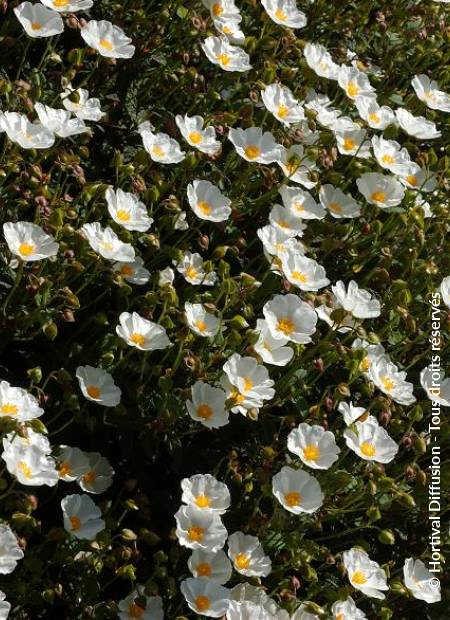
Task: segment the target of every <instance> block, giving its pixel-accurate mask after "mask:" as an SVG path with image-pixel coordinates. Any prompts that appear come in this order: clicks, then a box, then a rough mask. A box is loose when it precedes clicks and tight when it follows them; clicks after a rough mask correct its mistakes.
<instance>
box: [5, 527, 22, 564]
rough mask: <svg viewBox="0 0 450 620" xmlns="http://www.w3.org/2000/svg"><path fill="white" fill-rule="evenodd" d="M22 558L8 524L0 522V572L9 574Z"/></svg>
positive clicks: (20, 550)
mask: <svg viewBox="0 0 450 620" xmlns="http://www.w3.org/2000/svg"><path fill="white" fill-rule="evenodd" d="M22 558H23V551H22V549H21V548H20V547H19V543H18V542H17V538H16V536H15V534H14V532H13V531H12V530H11V528H10V527H9V525H6V524H4V523H0V574H1V575H9V573H12V572H13V570H14V569H15V568H16V566H17V562H18V561H19V560H21V559H22Z"/></svg>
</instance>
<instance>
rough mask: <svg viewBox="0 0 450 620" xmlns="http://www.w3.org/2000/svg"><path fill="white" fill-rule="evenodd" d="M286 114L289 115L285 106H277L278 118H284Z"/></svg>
mask: <svg viewBox="0 0 450 620" xmlns="http://www.w3.org/2000/svg"><path fill="white" fill-rule="evenodd" d="M288 114H289V108H288V107H287V106H286V105H280V106H278V109H277V116H279V117H280V118H286V116H287V115H288Z"/></svg>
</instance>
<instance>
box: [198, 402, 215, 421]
mask: <svg viewBox="0 0 450 620" xmlns="http://www.w3.org/2000/svg"><path fill="white" fill-rule="evenodd" d="M213 414H214V412H213V410H212V409H211V407H210V406H209V405H200V406H199V407H197V415H198V417H199V418H202V419H203V420H209V418H211V417H212V416H213Z"/></svg>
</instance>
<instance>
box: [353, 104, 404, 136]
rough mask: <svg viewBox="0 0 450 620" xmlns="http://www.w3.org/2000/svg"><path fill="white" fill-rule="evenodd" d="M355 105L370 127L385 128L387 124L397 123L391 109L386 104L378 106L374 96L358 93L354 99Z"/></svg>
mask: <svg viewBox="0 0 450 620" xmlns="http://www.w3.org/2000/svg"><path fill="white" fill-rule="evenodd" d="M355 105H356V108H357V110H358V113H359V115H360V117H361V118H362V119H363V120H365V121H366V123H367V124H368V125H369V127H372V129H380V130H381V129H386V127H388V126H389V125H395V124H396V123H397V119H396V117H395V114H394V112H393V111H392V109H391V108H390V107H388V106H386V105H383V106H379V105H378V103H377V100H376V99H375V97H367V96H365V95H359V96H358V97H356V99H355Z"/></svg>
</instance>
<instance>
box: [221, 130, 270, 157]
mask: <svg viewBox="0 0 450 620" xmlns="http://www.w3.org/2000/svg"><path fill="white" fill-rule="evenodd" d="M228 139H229V140H230V142H231V143H232V144H233V146H234V148H235V149H236V152H237V153H238V155H240V156H241V157H243V158H244V159H245V160H247V161H250V162H256V163H259V164H271V163H273V162H275V161H278V159H279V157H280V148H281V147H280V145H279V144H278V143H277V142H276V141H275V138H274V137H273V134H271V133H270V131H265V132H264V133H263V130H262V129H261V127H248V128H247V129H234V128H231V129H230V131H229V132H228Z"/></svg>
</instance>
